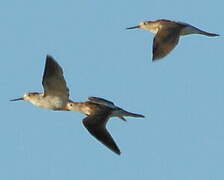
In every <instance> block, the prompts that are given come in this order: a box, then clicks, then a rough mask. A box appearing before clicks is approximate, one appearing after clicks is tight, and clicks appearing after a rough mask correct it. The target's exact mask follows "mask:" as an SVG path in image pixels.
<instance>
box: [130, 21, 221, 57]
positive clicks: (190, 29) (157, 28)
mask: <svg viewBox="0 0 224 180" xmlns="http://www.w3.org/2000/svg"><path fill="white" fill-rule="evenodd" d="M135 28H140V29H145V30H147V31H150V32H152V33H153V34H155V37H154V39H153V50H152V51H153V57H152V60H153V61H154V60H158V59H161V58H163V57H165V56H166V55H167V54H168V53H169V52H170V51H172V50H173V49H174V48H175V46H176V45H177V43H178V41H179V37H180V36H184V35H188V34H202V35H206V36H219V34H214V33H209V32H206V31H203V30H201V29H198V28H196V27H194V26H192V25H190V24H187V23H183V22H177V21H170V20H166V19H159V20H156V21H144V22H141V23H140V24H139V25H137V26H133V27H129V28H126V29H135Z"/></svg>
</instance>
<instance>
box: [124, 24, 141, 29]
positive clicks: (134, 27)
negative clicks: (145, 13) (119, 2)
mask: <svg viewBox="0 0 224 180" xmlns="http://www.w3.org/2000/svg"><path fill="white" fill-rule="evenodd" d="M136 28H140V26H139V25H138V26H133V27H129V28H126V29H136Z"/></svg>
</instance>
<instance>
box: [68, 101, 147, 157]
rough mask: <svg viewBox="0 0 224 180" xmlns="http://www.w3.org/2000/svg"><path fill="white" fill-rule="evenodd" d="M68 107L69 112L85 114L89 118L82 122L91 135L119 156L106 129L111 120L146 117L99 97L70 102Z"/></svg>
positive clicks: (117, 148)
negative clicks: (115, 118)
mask: <svg viewBox="0 0 224 180" xmlns="http://www.w3.org/2000/svg"><path fill="white" fill-rule="evenodd" d="M67 106H68V107H67V109H68V110H71V111H78V112H81V113H83V114H85V115H86V116H87V117H86V118H84V119H83V120H82V122H83V125H84V126H85V128H86V129H87V130H88V131H89V133H90V134H91V135H93V136H94V137H95V138H96V139H97V140H99V141H100V142H101V143H102V144H104V145H105V146H107V147H108V148H109V149H110V150H111V151H113V152H115V153H116V154H118V155H120V154H121V151H120V149H119V147H118V146H117V144H116V143H115V141H114V140H113V138H112V136H111V135H110V133H109V132H108V130H107V129H106V125H107V122H108V120H109V118H111V117H118V118H120V119H122V120H124V121H126V119H125V118H124V116H130V117H140V118H143V117H144V116H143V115H141V114H135V113H131V112H128V111H125V110H124V109H122V108H120V107H118V106H116V105H115V104H114V103H113V102H111V101H108V100H106V99H103V98H99V97H89V98H88V101H86V102H74V101H70V102H69V103H68V104H67Z"/></svg>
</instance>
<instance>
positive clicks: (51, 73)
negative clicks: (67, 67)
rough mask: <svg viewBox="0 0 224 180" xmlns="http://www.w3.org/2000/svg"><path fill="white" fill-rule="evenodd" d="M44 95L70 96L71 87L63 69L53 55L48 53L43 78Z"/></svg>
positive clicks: (66, 97)
mask: <svg viewBox="0 0 224 180" xmlns="http://www.w3.org/2000/svg"><path fill="white" fill-rule="evenodd" d="M42 85H43V87H44V95H45V96H47V95H52V96H60V97H63V98H65V99H68V97H69V89H68V87H67V85H66V81H65V79H64V76H63V70H62V68H61V67H60V65H59V64H58V63H57V62H56V61H55V60H54V58H53V57H51V56H49V55H47V57H46V64H45V69H44V74H43V79H42Z"/></svg>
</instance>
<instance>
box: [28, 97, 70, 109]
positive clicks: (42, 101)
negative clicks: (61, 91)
mask: <svg viewBox="0 0 224 180" xmlns="http://www.w3.org/2000/svg"><path fill="white" fill-rule="evenodd" d="M31 103H32V104H33V105H35V106H38V107H41V108H45V109H53V110H57V109H62V108H64V107H65V105H66V103H67V102H66V101H65V100H64V99H62V98H60V97H52V96H46V97H42V98H38V99H34V100H32V101H31Z"/></svg>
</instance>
